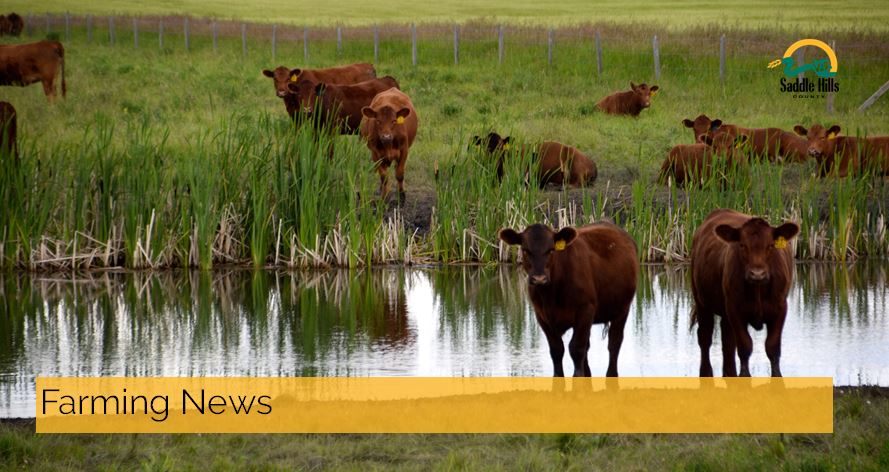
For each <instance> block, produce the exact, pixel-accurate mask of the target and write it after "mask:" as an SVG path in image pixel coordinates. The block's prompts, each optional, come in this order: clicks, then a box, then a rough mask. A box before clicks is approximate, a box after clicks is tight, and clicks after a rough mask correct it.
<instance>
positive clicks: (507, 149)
mask: <svg viewBox="0 0 889 472" xmlns="http://www.w3.org/2000/svg"><path fill="white" fill-rule="evenodd" d="M503 150H504V151H509V143H506V144H504V145H503Z"/></svg>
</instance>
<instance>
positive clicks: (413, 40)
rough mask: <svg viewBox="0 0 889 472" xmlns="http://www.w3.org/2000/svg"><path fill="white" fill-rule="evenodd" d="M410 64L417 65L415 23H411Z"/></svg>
mask: <svg viewBox="0 0 889 472" xmlns="http://www.w3.org/2000/svg"><path fill="white" fill-rule="evenodd" d="M411 64H413V65H414V67H416V66H417V25H416V24H414V23H411Z"/></svg>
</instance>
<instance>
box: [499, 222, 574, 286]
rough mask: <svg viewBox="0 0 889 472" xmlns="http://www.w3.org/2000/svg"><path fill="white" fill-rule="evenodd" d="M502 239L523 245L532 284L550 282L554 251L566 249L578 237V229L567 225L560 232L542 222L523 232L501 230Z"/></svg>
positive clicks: (509, 242)
mask: <svg viewBox="0 0 889 472" xmlns="http://www.w3.org/2000/svg"><path fill="white" fill-rule="evenodd" d="M499 236H500V240H501V241H503V242H505V243H506V244H509V245H511V246H521V247H522V267H523V268H524V269H525V272H527V274H528V283H529V284H531V285H547V284H549V281H550V278H551V274H552V266H553V259H552V255H553V252H554V251H564V250H565V248H567V247H568V246H570V245H571V243H573V242H574V240H575V239H577V230H575V229H574V228H571V227H565V228H562V229H560V230H559V231H558V232H556V231H553V230H551V229H550V228H549V227H548V226H546V225H542V224H533V225H531V226H528V227H527V228H525V230H524V231H522V232H521V233H518V232H516V231H515V230H513V229H510V228H504V229H501V230H500V235H499Z"/></svg>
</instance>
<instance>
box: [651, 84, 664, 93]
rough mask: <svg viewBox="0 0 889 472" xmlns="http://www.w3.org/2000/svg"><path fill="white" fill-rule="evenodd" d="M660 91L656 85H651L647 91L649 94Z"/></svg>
mask: <svg viewBox="0 0 889 472" xmlns="http://www.w3.org/2000/svg"><path fill="white" fill-rule="evenodd" d="M660 89H661V88H660V87H658V86H657V85H652V86H651V88H650V89H648V91H649V92H651V93H654V92H657V91H658V90H660Z"/></svg>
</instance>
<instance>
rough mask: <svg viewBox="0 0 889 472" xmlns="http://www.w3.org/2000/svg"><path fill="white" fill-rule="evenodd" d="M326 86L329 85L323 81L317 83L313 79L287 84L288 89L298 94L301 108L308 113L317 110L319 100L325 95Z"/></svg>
mask: <svg viewBox="0 0 889 472" xmlns="http://www.w3.org/2000/svg"><path fill="white" fill-rule="evenodd" d="M326 88H327V86H326V85H324V84H323V83H315V82H313V81H311V80H300V81H299V82H290V83H289V84H287V89H288V91H289V92H290V93H292V94H294V95H296V99H297V100H298V101H299V106H300V108H301V109H302V111H303V112H304V113H306V114H307V115H311V114H312V112H313V111H315V105H316V103H317V100H318V99H320V98H321V96H322V95H324V90H325V89H326Z"/></svg>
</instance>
